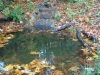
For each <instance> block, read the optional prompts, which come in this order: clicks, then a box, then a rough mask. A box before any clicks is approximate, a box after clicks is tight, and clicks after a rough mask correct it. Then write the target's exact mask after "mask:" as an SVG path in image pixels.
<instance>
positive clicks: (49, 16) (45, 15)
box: [39, 14, 54, 19]
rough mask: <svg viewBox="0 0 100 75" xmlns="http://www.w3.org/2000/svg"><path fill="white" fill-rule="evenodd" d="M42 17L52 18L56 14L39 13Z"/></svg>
mask: <svg viewBox="0 0 100 75" xmlns="http://www.w3.org/2000/svg"><path fill="white" fill-rule="evenodd" d="M39 18H40V19H51V18H54V14H39Z"/></svg>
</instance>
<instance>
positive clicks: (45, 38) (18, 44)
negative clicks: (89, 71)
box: [0, 32, 81, 67]
mask: <svg viewBox="0 0 100 75" xmlns="http://www.w3.org/2000/svg"><path fill="white" fill-rule="evenodd" d="M71 38H72V36H70V35H69V34H67V35H63V34H51V33H38V34H28V33H24V32H19V33H15V38H14V39H13V40H11V41H10V42H9V43H8V45H7V46H5V47H4V48H1V49H0V60H2V61H4V62H6V63H7V64H9V63H18V64H22V63H24V64H26V63H29V62H31V61H32V60H34V59H35V58H40V57H39V54H30V52H32V51H33V52H34V51H36V52H41V51H46V54H45V55H47V57H46V58H47V59H48V58H50V57H48V55H50V53H51V55H52V54H54V61H53V62H54V63H55V64H56V63H57V64H56V65H57V66H58V67H59V66H60V67H63V66H64V65H63V64H65V63H70V64H71V63H75V62H77V59H75V57H77V55H76V53H75V51H77V50H79V49H80V48H81V44H80V43H79V42H78V41H77V42H75V41H73V40H72V39H71ZM41 58H43V57H42V56H41Z"/></svg>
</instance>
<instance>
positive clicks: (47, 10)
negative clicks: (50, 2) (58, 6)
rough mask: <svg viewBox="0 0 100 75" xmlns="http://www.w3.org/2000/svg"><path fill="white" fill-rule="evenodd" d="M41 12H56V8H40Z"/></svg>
mask: <svg viewBox="0 0 100 75" xmlns="http://www.w3.org/2000/svg"><path fill="white" fill-rule="evenodd" d="M39 11H40V12H53V11H55V9H54V8H51V9H44V8H40V9H39Z"/></svg>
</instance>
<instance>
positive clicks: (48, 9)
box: [38, 4, 55, 12]
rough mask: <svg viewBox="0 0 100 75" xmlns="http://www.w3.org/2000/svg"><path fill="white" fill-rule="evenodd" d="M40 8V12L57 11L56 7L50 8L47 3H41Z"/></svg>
mask: <svg viewBox="0 0 100 75" xmlns="http://www.w3.org/2000/svg"><path fill="white" fill-rule="evenodd" d="M38 8H39V11H40V12H53V11H55V9H54V8H52V6H51V8H48V6H47V5H46V4H45V5H43V4H39V5H38Z"/></svg>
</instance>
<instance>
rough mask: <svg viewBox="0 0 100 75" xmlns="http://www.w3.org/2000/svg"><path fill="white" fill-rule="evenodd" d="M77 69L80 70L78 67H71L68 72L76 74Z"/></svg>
mask: <svg viewBox="0 0 100 75" xmlns="http://www.w3.org/2000/svg"><path fill="white" fill-rule="evenodd" d="M79 69H80V68H79V67H77V66H73V67H71V68H69V69H68V70H69V71H73V72H77V71H78V70H79Z"/></svg>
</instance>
